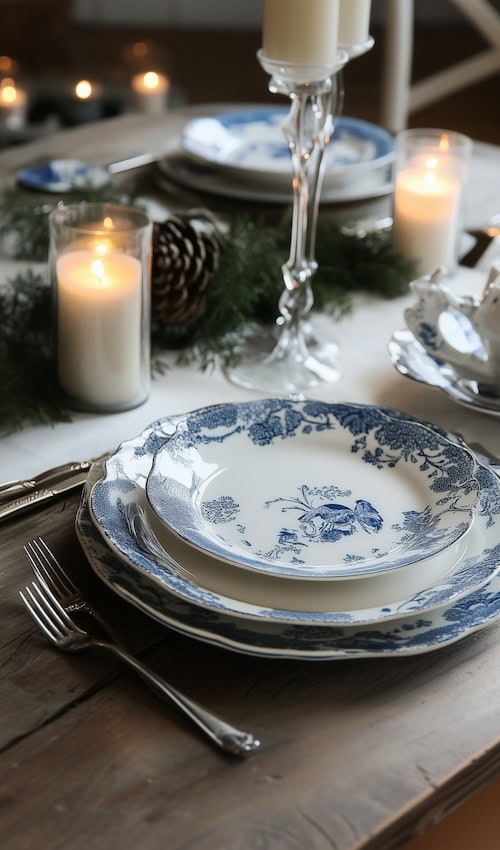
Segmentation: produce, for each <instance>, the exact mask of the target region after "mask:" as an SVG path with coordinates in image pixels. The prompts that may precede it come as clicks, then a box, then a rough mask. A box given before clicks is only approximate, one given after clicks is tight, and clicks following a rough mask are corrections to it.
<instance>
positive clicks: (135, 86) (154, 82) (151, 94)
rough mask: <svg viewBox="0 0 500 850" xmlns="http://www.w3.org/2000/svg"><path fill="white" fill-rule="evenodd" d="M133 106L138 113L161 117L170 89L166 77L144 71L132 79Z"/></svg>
mask: <svg viewBox="0 0 500 850" xmlns="http://www.w3.org/2000/svg"><path fill="white" fill-rule="evenodd" d="M131 86H132V92H133V95H134V105H135V107H136V109H138V110H139V112H144V113H146V114H147V115H161V114H162V112H164V111H165V109H166V106H167V93H168V90H169V88H170V82H169V79H168V77H166V76H165V75H164V74H158V73H157V72H156V71H146V73H145V74H136V75H135V76H134V77H132V82H131Z"/></svg>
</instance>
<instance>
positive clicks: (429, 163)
mask: <svg viewBox="0 0 500 850" xmlns="http://www.w3.org/2000/svg"><path fill="white" fill-rule="evenodd" d="M425 167H426V168H437V167H438V161H437V159H436V157H435V156H432V157H429V159H427V160H426V161H425Z"/></svg>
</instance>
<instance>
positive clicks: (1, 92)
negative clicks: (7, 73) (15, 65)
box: [0, 77, 28, 130]
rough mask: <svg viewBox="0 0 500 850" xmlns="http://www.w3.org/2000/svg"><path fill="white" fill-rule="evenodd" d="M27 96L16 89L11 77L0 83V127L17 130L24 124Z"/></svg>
mask: <svg viewBox="0 0 500 850" xmlns="http://www.w3.org/2000/svg"><path fill="white" fill-rule="evenodd" d="M27 107H28V96H27V94H26V92H25V91H24V89H20V88H17V86H16V84H15V82H14V80H13V79H12V78H11V77H4V79H3V80H2V81H1V83H0V125H1V126H3V127H6V128H7V129H8V130H19V129H20V128H21V127H22V126H23V125H24V124H25V122H26V111H27Z"/></svg>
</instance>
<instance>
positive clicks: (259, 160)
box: [158, 106, 394, 203]
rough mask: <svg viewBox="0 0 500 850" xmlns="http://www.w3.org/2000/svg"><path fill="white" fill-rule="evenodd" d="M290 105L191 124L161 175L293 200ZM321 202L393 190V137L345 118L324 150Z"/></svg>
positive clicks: (253, 196)
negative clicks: (285, 128)
mask: <svg viewBox="0 0 500 850" xmlns="http://www.w3.org/2000/svg"><path fill="white" fill-rule="evenodd" d="M287 112H288V110H287V109H286V107H279V108H276V107H269V106H262V107H258V108H254V107H249V108H246V109H232V110H227V111H226V112H222V113H219V114H214V115H210V116H207V117H203V118H195V119H193V120H191V121H189V122H188V123H187V124H186V126H185V127H184V130H183V132H182V135H181V139H180V150H177V151H174V152H172V153H171V154H169V155H168V156H167V157H165V158H164V159H162V160H161V161H160V162H159V164H158V166H159V174H160V179H161V175H163V176H164V177H167V178H168V179H169V180H171V179H174V180H176V181H178V182H180V183H182V184H184V185H186V186H188V187H190V188H194V189H196V190H197V191H199V190H201V191H206V192H212V193H215V194H218V195H226V196H228V197H237V198H241V199H246V200H256V201H271V202H276V203H290V201H291V197H292V188H291V165H290V153H289V150H288V145H287V143H286V140H285V137H284V135H283V132H282V130H281V124H282V122H283V120H284V118H285V117H286V115H287ZM325 159H326V164H325V174H324V182H323V190H322V199H323V200H327V201H352V200H357V199H362V198H371V197H377V196H379V195H384V194H387V193H389V192H390V191H391V190H392V165H393V160H394V140H393V138H392V136H391V135H390V134H389V133H387V132H386V131H385V130H384V129H383V128H382V127H378V126H376V125H374V124H370V123H368V122H367V121H361V120H359V119H356V118H347V117H340V118H339V119H338V120H337V122H336V126H335V130H334V133H333V136H332V141H331V143H330V145H329V147H328V148H327V152H326V156H325Z"/></svg>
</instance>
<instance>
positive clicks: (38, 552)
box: [24, 537, 78, 596]
mask: <svg viewBox="0 0 500 850" xmlns="http://www.w3.org/2000/svg"><path fill="white" fill-rule="evenodd" d="M24 551H25V552H26V555H27V557H28V560H29V562H30V564H31V567H32V569H33V572H34V573H35V575H37V576H38V577H39V578H43V579H44V580H45V582H46V583H47V582H48V583H49V585H55V586H56V588H57V590H58V592H60V593H62V595H63V596H71V595H73V594H76V593H78V588H77V587H76V586H75V585H74V584H73V582H72V580H71V579H70V577H69V576H68V574H67V573H66V572H65V570H64V569H63V567H62V566H61V564H60V563H59V561H58V560H57V558H56V557H55V555H54V553H53V552H52V551H51V550H50V549H49V547H48V546H47V544H46V543H45V540H44V539H43V538H42V537H38V538H35V539H34V540H31V541H30V542H29V543H26V545H25V547H24Z"/></svg>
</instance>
